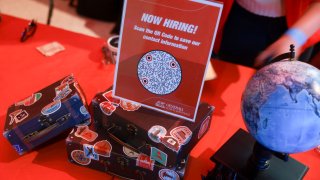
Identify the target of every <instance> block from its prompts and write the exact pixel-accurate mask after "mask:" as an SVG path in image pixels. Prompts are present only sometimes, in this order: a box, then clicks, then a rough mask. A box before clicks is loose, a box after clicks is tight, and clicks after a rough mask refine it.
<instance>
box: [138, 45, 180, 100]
mask: <svg viewBox="0 0 320 180" xmlns="http://www.w3.org/2000/svg"><path fill="white" fill-rule="evenodd" d="M138 77H139V80H140V82H141V84H142V85H143V87H144V88H146V89H147V90H148V91H149V92H151V93H154V94H158V95H165V94H170V93H172V92H173V91H174V90H176V89H177V88H178V86H179V84H180V83H181V78H182V74H181V68H180V65H179V63H178V61H177V60H176V59H175V58H174V57H173V56H172V55H171V54H169V53H167V52H165V51H150V52H148V53H146V54H144V55H143V56H142V58H141V59H140V61H139V63H138Z"/></svg>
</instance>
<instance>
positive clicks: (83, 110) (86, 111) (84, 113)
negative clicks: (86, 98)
mask: <svg viewBox="0 0 320 180" xmlns="http://www.w3.org/2000/svg"><path fill="white" fill-rule="evenodd" d="M80 112H81V114H83V115H87V114H89V112H88V110H87V108H86V107H85V106H81V107H80Z"/></svg>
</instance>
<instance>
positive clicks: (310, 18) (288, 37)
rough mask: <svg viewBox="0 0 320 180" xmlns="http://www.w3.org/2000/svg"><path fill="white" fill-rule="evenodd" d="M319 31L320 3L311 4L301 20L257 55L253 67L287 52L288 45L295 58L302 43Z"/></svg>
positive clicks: (299, 52)
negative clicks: (292, 50) (291, 48)
mask: <svg viewBox="0 0 320 180" xmlns="http://www.w3.org/2000/svg"><path fill="white" fill-rule="evenodd" d="M319 29H320V2H319V1H317V2H313V3H311V4H310V7H309V8H308V9H307V10H306V12H305V13H304V14H303V16H301V18H300V19H299V20H298V21H297V22H296V23H295V24H294V25H293V26H292V27H291V28H290V29H289V30H288V31H287V33H285V34H284V35H282V36H281V37H280V38H279V39H278V40H277V41H275V42H274V43H273V44H271V45H270V46H269V47H268V48H267V49H265V50H264V51H263V52H262V53H260V54H259V55H258V57H257V58H256V60H255V67H259V66H261V65H263V64H264V63H265V61H266V60H267V59H269V58H273V57H275V56H277V55H280V54H283V53H286V52H288V51H289V46H290V44H294V45H295V50H296V56H299V55H300V54H301V50H302V47H303V45H304V43H305V42H306V41H307V39H308V38H310V37H311V36H312V35H313V34H314V33H316V32H317V31H318V30H319Z"/></svg>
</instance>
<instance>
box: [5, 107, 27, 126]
mask: <svg viewBox="0 0 320 180" xmlns="http://www.w3.org/2000/svg"><path fill="white" fill-rule="evenodd" d="M28 116H29V114H28V112H27V111H26V110H22V109H18V110H16V111H14V112H12V113H10V114H9V117H10V122H9V125H11V124H13V122H15V123H19V122H21V121H23V120H25V119H26V118H27V117H28Z"/></svg>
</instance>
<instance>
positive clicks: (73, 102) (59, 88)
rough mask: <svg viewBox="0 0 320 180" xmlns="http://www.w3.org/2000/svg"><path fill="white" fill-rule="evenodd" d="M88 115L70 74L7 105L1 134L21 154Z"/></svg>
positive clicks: (84, 103) (76, 83) (87, 118)
mask: <svg viewBox="0 0 320 180" xmlns="http://www.w3.org/2000/svg"><path fill="white" fill-rule="evenodd" d="M89 119H90V114H89V113H88V111H87V105H86V101H85V97H84V94H83V93H82V90H81V88H80V86H79V84H78V82H77V81H76V79H75V78H74V76H73V75H70V76H67V77H65V78H63V79H61V80H60V81H57V82H55V83H53V84H51V85H50V86H48V87H46V88H44V89H42V90H40V91H38V92H35V93H33V94H32V95H31V96H29V97H27V98H25V99H23V100H20V101H18V102H16V103H15V104H13V105H11V106H10V107H9V108H8V111H7V118H6V122H5V126H4V132H3V135H4V137H5V138H6V139H7V140H8V141H9V142H10V143H11V145H12V147H13V148H14V149H15V150H16V151H17V152H18V153H19V154H20V155H22V154H24V153H26V152H28V151H31V150H32V149H34V148H35V147H37V146H39V145H41V144H43V143H45V142H47V141H48V140H50V139H52V138H54V137H55V136H58V135H59V134H61V133H62V132H64V131H66V130H69V129H70V128H72V127H73V126H75V125H78V124H82V123H87V122H88V121H89Z"/></svg>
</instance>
